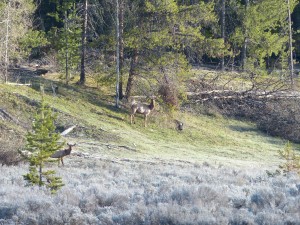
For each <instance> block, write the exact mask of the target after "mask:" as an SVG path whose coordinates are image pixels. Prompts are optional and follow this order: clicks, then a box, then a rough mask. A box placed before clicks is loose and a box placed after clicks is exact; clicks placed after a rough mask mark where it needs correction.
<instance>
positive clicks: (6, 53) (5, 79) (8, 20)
mask: <svg viewBox="0 0 300 225" xmlns="http://www.w3.org/2000/svg"><path fill="white" fill-rule="evenodd" d="M9 10H10V1H8V5H7V18H6V35H5V72H4V81H5V83H7V82H8V65H9V55H8V42H9V26H10V24H9V22H10V12H9Z"/></svg>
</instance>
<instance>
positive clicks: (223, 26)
mask: <svg viewBox="0 0 300 225" xmlns="http://www.w3.org/2000/svg"><path fill="white" fill-rule="evenodd" d="M225 15H226V8H225V0H222V18H221V19H222V24H221V28H222V39H223V41H224V44H225ZM224 67H225V58H224V52H223V54H222V59H221V70H222V71H224Z"/></svg>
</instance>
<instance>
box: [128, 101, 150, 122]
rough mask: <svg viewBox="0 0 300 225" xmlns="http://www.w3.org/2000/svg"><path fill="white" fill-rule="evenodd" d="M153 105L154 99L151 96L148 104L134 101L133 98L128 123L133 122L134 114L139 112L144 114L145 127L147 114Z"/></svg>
mask: <svg viewBox="0 0 300 225" xmlns="http://www.w3.org/2000/svg"><path fill="white" fill-rule="evenodd" d="M154 107H155V100H154V99H153V98H151V103H150V105H147V104H144V103H139V102H135V101H134V100H133V102H131V113H130V124H132V122H134V123H135V121H134V114H135V113H139V114H144V126H145V127H147V116H148V115H149V114H150V113H151V111H152V110H153V109H154Z"/></svg>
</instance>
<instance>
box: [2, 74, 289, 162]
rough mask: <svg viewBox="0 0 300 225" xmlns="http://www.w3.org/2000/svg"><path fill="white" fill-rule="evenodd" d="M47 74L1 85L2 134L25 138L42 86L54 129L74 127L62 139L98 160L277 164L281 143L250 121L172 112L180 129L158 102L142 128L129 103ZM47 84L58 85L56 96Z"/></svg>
mask: <svg viewBox="0 0 300 225" xmlns="http://www.w3.org/2000/svg"><path fill="white" fill-rule="evenodd" d="M47 76H48V77H47ZM47 76H46V77H35V79H34V80H33V81H32V82H33V84H32V86H31V87H29V86H13V85H1V86H0V94H1V100H0V101H1V109H2V111H4V112H6V113H7V114H8V115H10V116H11V117H12V118H5V117H3V114H2V120H1V121H0V122H1V134H3V135H8V136H9V135H11V136H12V137H13V138H18V137H20V136H24V134H25V133H26V131H27V130H28V129H30V127H31V120H32V115H33V113H34V110H35V107H36V106H37V102H38V101H40V99H41V96H40V92H39V86H40V84H44V89H45V99H46V102H47V103H48V104H50V106H51V107H52V108H53V109H54V111H55V112H57V113H58V119H57V121H56V126H57V128H58V130H59V131H60V132H61V131H63V130H64V129H66V128H68V127H70V126H72V125H75V124H76V125H77V127H76V128H75V129H74V130H73V131H72V132H71V133H70V134H68V135H67V136H66V137H64V139H65V141H67V142H68V141H73V142H76V143H78V145H77V148H76V149H77V151H79V152H85V153H89V154H91V155H98V156H101V157H102V158H111V157H112V158H130V159H142V160H150V159H151V160H152V159H160V160H170V161H174V160H175V161H188V162H193V163H194V162H205V161H208V162H214V163H215V164H219V163H221V164H235V165H243V166H250V165H251V166H262V167H276V166H278V164H279V157H278V150H279V149H282V148H283V146H284V145H285V143H286V142H285V141H284V140H280V139H278V138H274V137H269V136H267V135H265V134H263V133H262V132H260V131H258V129H257V128H256V126H255V124H252V123H250V122H246V121H238V120H232V119H228V118H224V117H222V116H221V115H218V114H217V113H216V114H212V115H210V116H207V115H202V114H199V113H198V114H197V113H196V112H194V111H193V110H186V112H178V113H175V114H173V117H174V119H179V120H181V121H183V122H184V130H183V131H182V132H180V131H178V130H176V129H175V124H174V122H173V119H172V118H170V116H168V115H167V114H165V113H163V111H162V109H161V107H159V105H158V106H157V107H156V109H155V110H154V112H153V113H152V114H151V115H150V117H149V126H148V127H147V128H144V127H143V119H142V117H141V116H138V117H137V124H134V125H132V126H131V125H130V123H129V121H130V118H129V113H128V107H127V105H128V104H127V105H126V103H124V104H121V105H122V107H121V108H120V109H117V108H115V107H114V98H113V95H112V94H111V95H107V94H105V93H103V91H101V90H100V89H96V88H93V87H88V86H86V87H80V86H78V85H75V84H71V85H69V86H66V85H64V84H63V83H62V82H59V81H55V79H54V77H53V75H51V74H49V75H47ZM52 85H57V86H58V92H57V94H56V95H55V96H54V95H53V92H52V88H51V87H52ZM199 107H201V106H199ZM187 111H190V112H187ZM3 139H4V138H3V137H2V141H4V140H3ZM9 139H10V140H11V138H9Z"/></svg>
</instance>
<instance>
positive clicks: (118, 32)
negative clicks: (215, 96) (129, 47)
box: [116, 0, 120, 108]
mask: <svg viewBox="0 0 300 225" xmlns="http://www.w3.org/2000/svg"><path fill="white" fill-rule="evenodd" d="M116 3H117V12H116V20H117V24H116V33H117V38H116V39H117V49H116V53H117V66H116V70H117V71H116V72H117V81H116V107H117V108H119V82H120V41H119V40H120V26H119V10H120V7H119V0H116Z"/></svg>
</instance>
